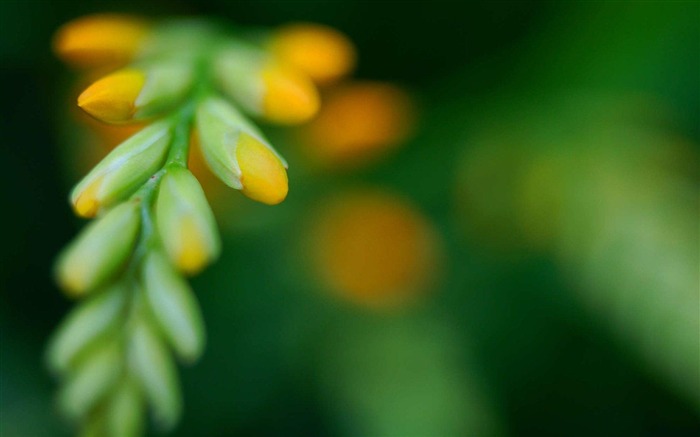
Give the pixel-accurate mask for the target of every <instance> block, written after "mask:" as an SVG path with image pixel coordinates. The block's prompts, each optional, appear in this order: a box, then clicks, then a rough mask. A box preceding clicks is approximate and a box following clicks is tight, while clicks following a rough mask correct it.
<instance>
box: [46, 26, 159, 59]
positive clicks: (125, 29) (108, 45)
mask: <svg viewBox="0 0 700 437" xmlns="http://www.w3.org/2000/svg"><path fill="white" fill-rule="evenodd" d="M149 29H150V26H149V24H148V23H147V22H146V21H144V20H142V19H140V18H137V17H133V16H129V15H118V14H97V15H90V16H86V17H81V18H78V19H76V20H73V21H71V22H69V23H66V24H65V25H63V26H62V27H61V28H60V29H59V30H58V31H57V32H56V35H55V38H54V51H55V52H56V54H57V55H58V56H59V57H60V58H61V59H63V60H64V61H66V62H68V63H70V64H72V65H75V66H77V67H83V68H84V67H102V66H109V65H119V64H123V63H125V62H127V61H129V60H130V59H132V58H133V57H134V55H136V53H137V51H138V50H139V47H140V46H141V44H142V43H143V41H144V39H145V38H146V36H147V35H148V32H149Z"/></svg>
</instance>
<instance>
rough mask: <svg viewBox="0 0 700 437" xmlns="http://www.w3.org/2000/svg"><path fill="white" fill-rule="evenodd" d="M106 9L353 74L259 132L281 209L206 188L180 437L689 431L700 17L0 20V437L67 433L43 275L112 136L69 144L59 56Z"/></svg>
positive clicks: (50, 301)
mask: <svg viewBox="0 0 700 437" xmlns="http://www.w3.org/2000/svg"><path fill="white" fill-rule="evenodd" d="M104 11H116V12H129V13H137V14H143V15H146V16H149V17H162V16H172V15H177V16H183V15H197V16H212V17H217V18H219V19H225V20H230V21H232V22H235V23H237V24H241V25H250V26H266V27H270V26H277V25H280V24H284V23H288V22H293V21H311V22H318V23H323V24H328V25H331V26H333V27H335V28H337V29H339V30H341V31H343V32H345V33H346V34H347V35H348V36H349V37H350V38H351V39H352V40H353V41H354V43H355V44H356V47H357V50H358V56H359V57H358V66H357V69H356V73H355V75H354V76H353V78H352V79H348V80H346V81H345V82H343V83H340V84H337V85H335V86H333V87H331V88H328V89H324V91H323V93H324V94H323V98H324V110H323V111H322V113H321V114H320V115H319V116H318V117H317V119H315V120H314V121H312V122H311V123H310V124H309V125H306V126H301V127H299V128H295V129H291V130H290V129H278V128H275V129H273V128H271V127H270V128H268V129H266V132H267V133H268V135H269V137H270V139H271V140H272V143H273V144H275V146H276V147H277V148H278V150H279V151H280V152H281V153H282V154H283V155H285V157H286V158H287V160H288V161H289V163H290V169H289V177H290V194H289V197H288V198H287V200H286V201H285V202H284V203H283V204H281V205H279V206H276V207H268V206H264V205H260V204H256V203H254V202H252V201H250V200H248V199H246V198H244V197H242V196H241V195H240V194H239V193H236V192H229V191H226V190H222V189H221V186H218V185H216V183H215V182H214V181H213V180H212V181H210V182H211V183H206V182H205V185H207V186H206V187H205V188H206V189H207V194H208V196H209V197H210V200H211V202H212V203H213V204H214V208H215V212H216V213H217V219H218V221H219V225H220V227H221V229H222V232H223V234H224V241H225V244H224V250H223V256H222V257H221V259H220V260H219V261H218V262H217V263H216V264H215V265H213V266H212V267H210V268H209V269H207V270H206V271H205V272H204V273H202V274H201V275H200V276H198V277H197V278H195V279H194V280H193V287H194V289H195V291H196V292H197V295H198V297H199V299H200V302H201V305H202V307H203V312H204V315H205V322H206V325H207V330H208V333H209V334H208V342H209V343H208V346H207V351H206V353H205V355H204V357H203V359H202V360H201V361H200V362H199V363H198V364H196V365H194V366H192V367H185V368H183V369H182V371H181V377H182V381H183V389H184V396H185V414H184V417H183V420H182V423H181V424H180V426H179V427H178V429H177V430H176V432H175V433H173V435H174V436H211V437H219V436H220V437H224V436H282V435H284V436H287V437H291V436H353V437H375V436H376V437H409V436H415V437H437V436H439V437H443V436H444V437H450V436H508V435H514V436H517V435H537V436H543V435H567V436H620V435H629V436H686V435H688V436H690V435H698V432H700V368H699V366H700V326H699V318H700V292H699V286H700V279H699V277H698V275H699V269H700V259H699V258H700V255H699V250H700V249H699V245H700V235H699V233H700V225H699V224H700V220H699V219H700V197H699V191H698V188H699V185H698V184H699V183H700V173H699V169H700V165H699V164H700V162H699V153H700V3H698V2H692V1H689V2H680V1H679V2H649V1H644V2H641V1H640V2H634V1H629V2H623V1H614V2H613V1H610V2H533V1H518V2H442V1H431V2H395V1H392V2H389V1H385V2H367V1H359V0H358V1H344V2H312V1H300V2H297V1H225V0H197V1H195V0H188V1H185V0H173V1H152V2H142V1H111V2H109V1H107V2H102V1H88V0H81V1H72V2H54V1H48V0H47V1H39V0H32V1H19V0H4V1H2V2H0V33H1V37H0V68H1V71H0V84H2V85H1V87H2V95H3V102H4V103H3V104H2V105H0V111H1V116H0V132H1V133H2V141H1V144H2V145H1V146H0V153H1V159H2V164H3V170H2V172H1V174H2V183H1V184H0V194H1V196H2V204H3V205H4V207H3V208H2V216H1V217H2V224H3V229H4V232H3V238H2V243H1V244H0V256H1V257H2V258H1V259H0V287H1V288H0V300H1V301H0V395H1V398H0V434H2V436H3V437H25V436H27V437H29V436H32V437H33V436H67V435H70V428H69V427H68V426H67V425H66V424H65V423H62V421H61V420H60V418H59V417H58V415H57V414H56V412H55V408H54V404H53V395H54V390H55V384H54V382H53V381H52V380H51V378H50V377H49V375H48V373H47V372H46V370H45V368H44V365H43V353H44V348H45V345H46V341H47V339H48V337H49V335H50V333H51V332H52V330H53V329H54V328H55V327H56V326H57V324H58V323H59V321H60V320H61V318H62V317H63V316H64V315H65V314H66V313H67V311H68V310H69V308H70V307H71V305H72V303H71V302H69V301H68V300H67V299H66V298H64V297H63V295H62V294H61V292H60V291H59V290H58V289H57V287H56V286H55V285H54V283H53V280H52V277H51V268H52V262H53V259H54V257H55V255H56V254H57V253H58V251H59V250H60V248H61V247H63V246H64V245H65V244H66V243H67V242H68V241H69V240H70V239H72V238H73V237H74V236H75V235H76V233H77V231H78V229H80V227H81V226H83V224H84V223H82V222H81V221H80V220H78V219H76V218H74V217H73V215H72V213H71V211H70V208H69V205H68V202H67V201H66V198H67V193H68V190H69V189H70V187H71V186H72V184H74V183H75V182H76V180H77V179H78V178H79V176H80V175H81V174H84V173H85V172H86V171H87V168H89V165H91V164H92V163H94V162H95V161H96V160H98V159H99V158H100V156H102V155H104V154H105V153H106V151H107V150H108V149H107V148H106V147H105V144H107V143H109V141H110V139H112V140H113V139H114V136H113V135H114V132H109V131H104V130H100V128H99V127H97V128H96V127H94V126H93V127H92V129H90V128H89V126H88V128H87V129H86V128H85V127H84V126H83V127H82V128H81V129H82V130H76V129H77V128H76V126H79V124H78V123H77V122H76V120H75V119H74V118H72V114H73V112H72V111H73V109H72V108H71V106H72V100H71V99H72V98H74V93H75V91H76V90H75V89H74V86H75V85H74V84H75V75H74V74H72V73H71V72H70V70H69V69H68V68H66V67H65V66H63V65H61V63H60V62H59V61H58V60H56V59H55V58H54V57H53V55H52V53H51V45H50V41H51V36H52V34H53V32H54V31H55V30H56V28H57V27H58V26H60V25H61V24H62V23H64V22H66V21H68V20H70V19H72V18H75V17H77V16H80V15H83V14H87V13H93V12H104ZM334 126H343V128H342V129H335V128H334ZM197 165H198V164H197V163H193V166H197ZM206 177H207V176H206V175H203V176H202V178H203V179H206Z"/></svg>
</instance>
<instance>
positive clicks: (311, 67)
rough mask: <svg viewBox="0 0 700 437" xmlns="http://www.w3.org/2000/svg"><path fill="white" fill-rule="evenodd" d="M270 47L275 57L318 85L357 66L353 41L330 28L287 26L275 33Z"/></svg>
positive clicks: (333, 79) (312, 25) (313, 25)
mask: <svg viewBox="0 0 700 437" xmlns="http://www.w3.org/2000/svg"><path fill="white" fill-rule="evenodd" d="M269 46H270V50H271V51H272V53H273V55H274V56H276V57H277V58H279V59H280V60H282V61H283V62H286V63H289V64H291V65H293V66H294V67H296V68H298V69H299V70H301V71H303V72H304V73H306V74H307V75H308V76H309V77H310V78H311V79H312V80H313V81H314V82H316V83H319V84H327V83H329V82H333V81H335V80H337V79H339V78H340V77H342V76H345V75H346V74H348V73H349V72H350V71H351V70H352V69H353V68H354V67H355V60H356V53H355V47H354V46H353V44H352V42H350V40H349V39H348V38H347V37H346V36H345V35H343V34H342V33H340V32H338V31H337V30H335V29H333V28H331V27H328V26H322V25H319V24H310V23H297V24H290V25H287V26H284V27H282V28H280V29H279V30H277V31H276V32H275V33H274V34H273V36H272V38H271V39H270V43H269Z"/></svg>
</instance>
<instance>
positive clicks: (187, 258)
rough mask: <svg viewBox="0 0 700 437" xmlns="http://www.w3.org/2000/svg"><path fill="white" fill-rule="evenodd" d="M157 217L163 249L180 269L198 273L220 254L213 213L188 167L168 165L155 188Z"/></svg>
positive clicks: (188, 272) (189, 272)
mask: <svg viewBox="0 0 700 437" xmlns="http://www.w3.org/2000/svg"><path fill="white" fill-rule="evenodd" d="M156 221H157V225H158V231H159V233H160V236H161V240H162V241H163V245H164V246H165V251H166V252H167V254H168V256H169V257H170V260H171V261H172V262H173V264H175V265H176V266H177V267H178V268H179V269H180V270H182V271H183V272H185V273H187V274H195V273H198V272H199V271H200V270H202V268H204V267H205V266H206V265H207V264H209V263H210V262H211V261H212V260H214V259H216V257H217V256H218V255H219V251H220V250H221V247H220V246H221V243H220V241H219V234H218V232H217V229H216V221H215V219H214V214H213V213H212V211H211V208H210V207H209V203H207V199H206V197H205V196H204V191H203V190H202V187H201V186H200V185H199V182H198V181H197V179H196V178H195V177H194V175H193V174H192V173H190V171H189V170H187V169H185V168H182V167H172V168H169V169H168V172H167V173H166V175H165V176H164V177H163V179H162V180H161V183H160V188H159V190H158V202H157V204H156Z"/></svg>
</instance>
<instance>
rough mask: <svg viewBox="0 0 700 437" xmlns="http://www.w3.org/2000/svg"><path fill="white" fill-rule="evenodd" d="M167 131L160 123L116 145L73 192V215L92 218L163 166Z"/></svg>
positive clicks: (169, 125)
mask: <svg viewBox="0 0 700 437" xmlns="http://www.w3.org/2000/svg"><path fill="white" fill-rule="evenodd" d="M171 131H172V126H171V124H170V123H169V122H166V121H161V122H158V123H154V124H152V125H151V126H148V127H146V128H144V129H143V130H141V131H140V132H138V133H137V134H135V135H134V136H132V137H131V138H129V139H128V140H126V141H124V142H123V143H122V144H120V145H119V146H117V148H116V149H114V150H113V151H112V152H111V153H110V154H109V155H107V156H106V157H105V158H104V159H103V160H102V161H101V162H100V163H99V164H97V166H96V167H95V168H93V169H92V171H90V173H88V175H87V176H85V177H84V178H83V180H82V181H80V183H78V185H76V187H75V188H74V189H73V192H72V193H71V199H70V200H71V203H72V204H73V209H74V210H75V212H76V214H78V215H79V216H81V217H94V216H95V215H96V214H97V212H98V211H100V209H102V208H105V207H109V206H112V205H114V204H115V203H117V202H119V201H121V200H123V199H125V198H126V197H128V196H129V195H131V194H132V193H133V192H134V191H136V189H138V188H139V187H140V186H141V185H143V183H144V182H146V180H147V179H148V178H149V177H151V176H152V175H153V174H154V173H155V172H157V171H158V170H159V169H160V168H161V166H162V165H163V162H164V161H165V157H166V154H167V152H168V146H169V145H170V139H171V137H172V132H171Z"/></svg>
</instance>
